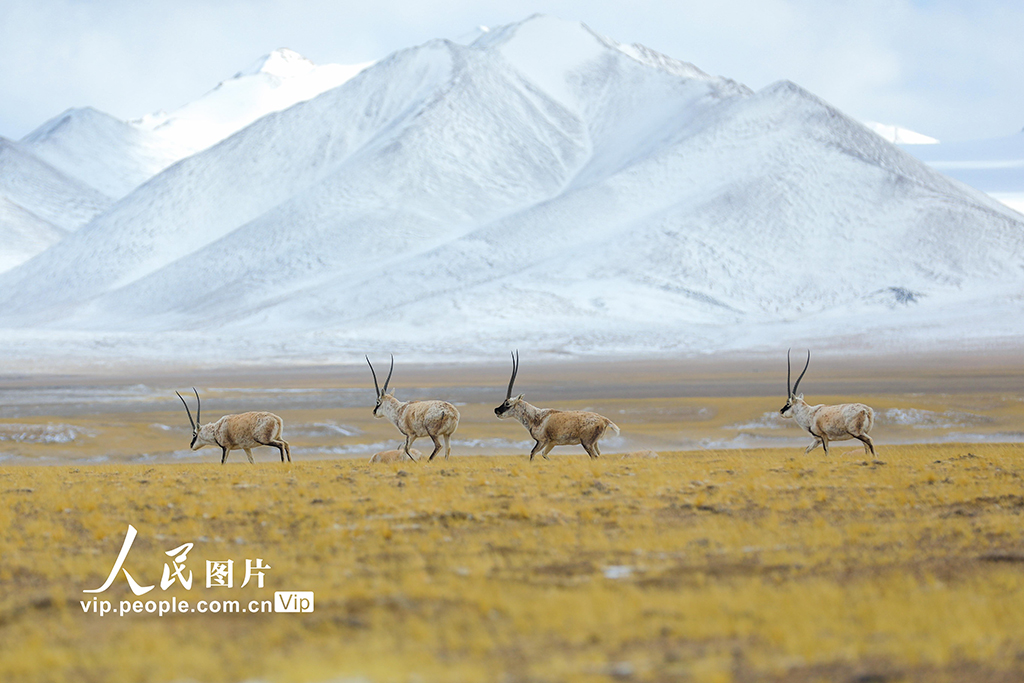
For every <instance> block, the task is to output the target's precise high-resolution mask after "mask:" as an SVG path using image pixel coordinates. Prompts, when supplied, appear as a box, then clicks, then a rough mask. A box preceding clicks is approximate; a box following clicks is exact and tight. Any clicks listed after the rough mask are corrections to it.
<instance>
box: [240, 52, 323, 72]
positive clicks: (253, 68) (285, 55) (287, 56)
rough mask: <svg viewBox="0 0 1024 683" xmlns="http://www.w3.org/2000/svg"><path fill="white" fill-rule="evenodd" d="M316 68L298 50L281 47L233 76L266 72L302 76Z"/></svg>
mask: <svg viewBox="0 0 1024 683" xmlns="http://www.w3.org/2000/svg"><path fill="white" fill-rule="evenodd" d="M315 68H316V64H314V63H313V62H311V61H310V60H308V59H306V58H305V57H303V56H302V55H300V54H299V53H298V52H295V51H294V50H289V49H288V48H286V47H281V48H278V49H276V50H274V51H273V52H271V53H270V54H268V55H264V56H262V57H260V58H259V59H257V60H256V61H255V62H253V63H252V64H251V65H250V66H249V68H247V69H243V70H242V71H239V72H238V73H237V74H235V78H242V77H244V76H255V75H256V74H267V75H268V76H276V77H278V78H294V77H296V76H304V75H306V74H308V73H309V72H310V71H312V70H313V69H315Z"/></svg>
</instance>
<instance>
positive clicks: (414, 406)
mask: <svg viewBox="0 0 1024 683" xmlns="http://www.w3.org/2000/svg"><path fill="white" fill-rule="evenodd" d="M366 363H367V365H369V366H370V374H372V375H373V386H374V388H375V389H376V390H377V405H376V406H374V408H373V416H374V417H376V418H381V417H386V418H387V419H388V420H390V421H391V424H393V425H395V427H397V428H398V431H400V432H401V433H402V435H403V436H404V437H405V445H404V446H402V450H404V451H405V454H406V455H407V456H409V459H410V460H413V461H415V460H416V458H414V457H412V453H410V452H409V448H410V447H411V446H412V444H413V442H415V441H416V439H419V438H420V437H424V436H427V437H430V440H431V441H433V442H434V450H433V451H431V453H430V457H429V458H427V460H428V461H429V460H433V459H434V456H435V455H437V453H438V451H440V450H441V441H442V440H443V441H444V459H445V460H447V459H448V456H449V455H451V452H452V434H454V433H455V430H456V429H458V427H459V411H458V410H456V408H455V406H453V405H452V404H451V403H448V402H447V401H405V402H402V401H399V400H398V399H397V398H395V397H394V389H392V390H391V391H388V385H390V383H391V374H392V373H393V372H394V371H395V357H394V356H393V355H392V356H391V369H390V370H388V377H387V379H386V380H384V388H383V389H381V388H380V385H379V384H377V373H376V372H374V371H373V363H371V362H370V358H369V356H367V357H366Z"/></svg>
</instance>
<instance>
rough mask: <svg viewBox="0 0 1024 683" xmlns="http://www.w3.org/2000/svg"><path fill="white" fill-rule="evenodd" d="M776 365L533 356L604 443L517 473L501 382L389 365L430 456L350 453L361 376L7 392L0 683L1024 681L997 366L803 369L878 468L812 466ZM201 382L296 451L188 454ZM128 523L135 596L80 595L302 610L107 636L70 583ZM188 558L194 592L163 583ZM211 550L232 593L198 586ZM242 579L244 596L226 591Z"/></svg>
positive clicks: (142, 382) (97, 579) (93, 570)
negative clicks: (280, 596)
mask: <svg viewBox="0 0 1024 683" xmlns="http://www.w3.org/2000/svg"><path fill="white" fill-rule="evenodd" d="M769 360H770V361H771V362H766V361H764V360H763V359H762V360H758V359H753V360H743V359H740V360H736V359H731V360H727V361H721V362H718V361H714V360H707V361H706V360H698V361H692V362H689V361H685V362H684V361H680V362H654V361H644V362H639V361H638V362H633V363H609V364H598V365H597V366H594V365H588V364H572V363H569V364H550V365H547V366H533V365H530V366H527V365H524V366H523V370H522V372H521V373H520V376H519V379H518V381H517V390H518V391H525V392H526V394H527V399H528V400H534V401H536V402H537V403H538V404H540V405H545V406H552V407H562V408H585V409H594V410H598V411H600V412H602V413H604V414H606V415H608V416H609V417H611V418H612V419H613V420H615V421H616V422H617V423H618V424H619V426H620V427H622V430H623V436H622V437H621V440H619V441H609V442H608V443H603V444H602V450H603V452H604V453H605V457H604V458H602V459H601V460H598V461H589V460H588V459H587V458H586V457H585V455H584V454H583V452H582V449H581V448H578V447H577V448H558V449H556V450H555V451H554V453H553V454H552V460H551V461H538V462H535V463H532V464H531V463H529V462H527V460H526V458H525V456H524V455H522V454H523V453H524V452H525V451H526V449H527V448H528V446H529V443H528V442H527V443H526V446H523V444H522V442H523V441H526V440H527V437H526V434H525V432H523V430H522V427H521V426H520V425H519V424H517V423H511V422H505V421H497V420H495V418H494V416H493V412H492V409H493V407H494V405H497V403H498V402H499V401H500V399H501V398H502V397H503V396H504V391H505V386H506V382H507V375H506V374H505V373H506V372H507V368H502V367H501V366H500V364H499V365H497V366H495V367H491V366H488V367H482V366H480V367H474V366H447V367H445V366H432V367H415V366H402V365H399V366H398V367H396V371H395V382H394V384H395V386H396V389H397V391H398V395H399V397H400V398H403V399H406V398H425V397H437V398H445V399H447V400H452V401H455V402H456V403H458V404H459V407H460V410H461V412H462V415H463V418H462V421H461V422H460V427H459V431H458V432H457V434H456V438H457V439H458V440H460V441H457V442H456V446H455V447H454V449H453V452H454V455H453V457H452V459H451V460H449V461H447V462H439V461H435V462H433V463H429V464H428V463H412V462H406V463H402V464H383V465H370V464H368V463H367V462H366V458H367V457H368V456H369V454H370V453H371V452H373V450H375V449H376V448H378V447H379V446H383V445H386V446H387V447H392V446H394V445H395V444H396V443H397V439H396V432H395V431H394V428H393V427H392V426H391V425H390V424H388V423H386V422H385V421H381V420H373V419H372V418H371V417H370V410H371V408H372V405H373V398H372V389H368V388H367V384H370V380H369V377H368V375H369V373H368V371H367V370H366V369H365V368H359V367H338V368H312V369H305V370H304V369H301V368H299V369H296V368H288V369H280V370H272V371H266V370H264V371H260V372H240V371H238V370H232V371H223V372H220V373H218V372H215V371H210V370H202V371H198V370H197V371H194V372H184V373H177V372H175V373H174V374H173V375H172V374H158V373H155V374H150V375H145V374H141V373H140V374H138V375H134V376H132V377H129V378H125V377H123V376H118V377H114V376H111V377H106V376H100V375H81V376H59V377H58V376H50V377H5V378H3V381H2V382H0V681H4V682H5V683H6V682H7V681H50V680H52V681H76V682H77V681H86V682H89V681H97V682H99V681H122V680H123V681H181V680H199V681H225V682H231V683H234V682H236V681H247V680H257V679H258V680H268V681H304V682H319V681H337V680H349V679H360V680H367V681H372V682H373V683H390V682H392V681H394V682H396V683H405V682H410V683H412V682H416V681H423V682H429V681H443V682H448V681H455V682H459V681H467V682H468V681H508V682H516V681H598V680H608V679H615V680H635V681H669V680H672V681H677V680H683V681H739V682H743V681H763V680H767V681H796V682H798V683H799V682H801V681H850V682H853V681H858V682H859V683H867V682H869V681H876V682H878V681H903V680H906V681H918V680H919V681H993V682H1002V681H1017V680H1022V679H1024V525H1022V524H1021V522H1022V517H1024V491H1022V484H1024V481H1022V476H1024V445H1022V444H1018V443H1005V442H1014V441H1018V442H1019V441H1024V433H1022V432H1024V429H1022V425H1024V392H1022V389H1021V388H1022V387H1024V368H1021V367H1018V365H1019V364H1018V362H1017V358H1016V357H1006V358H995V359H991V358H989V359H986V358H980V357H968V358H945V359H944V358H924V359H912V360H910V361H907V360H906V359H903V358H896V359H888V360H886V359H875V360H874V361H871V362H870V363H868V364H864V363H845V364H844V362H841V360H840V359H832V361H828V360H821V361H818V363H819V364H816V365H814V366H812V373H810V374H809V375H808V377H807V380H805V386H804V390H805V391H806V392H807V394H808V396H807V398H808V399H809V400H811V401H812V402H832V401H849V400H860V401H865V402H867V403H869V404H871V405H873V406H874V407H875V409H876V412H877V414H878V421H877V424H876V428H875V430H874V436H875V440H876V443H877V444H878V446H879V448H878V459H877V460H874V459H870V458H867V457H865V455H864V453H863V450H862V449H861V448H860V447H859V445H858V446H857V447H853V446H850V445H849V442H844V443H839V444H834V446H835V450H834V452H833V454H832V456H831V457H828V458H826V457H825V456H824V455H823V453H822V451H821V450H820V449H819V450H817V451H815V452H813V453H812V454H810V455H804V453H803V445H806V444H807V442H808V441H809V437H806V436H803V435H801V432H800V431H799V429H797V428H796V427H795V426H794V425H792V424H791V423H788V422H782V421H780V420H778V419H777V418H776V417H775V413H776V411H777V410H778V408H779V407H780V406H781V404H782V402H783V400H784V386H785V385H784V380H785V376H784V374H783V373H784V367H779V366H780V364H779V363H778V362H777V361H778V359H775V358H773V359H769ZM833 361H834V362H833ZM716 363H717V364H716ZM765 368H768V369H769V370H770V371H768V372H766V371H765ZM192 385H197V386H198V387H199V389H200V392H201V393H202V394H203V397H204V401H203V405H204V419H207V420H208V419H211V418H216V417H219V416H220V415H222V414H224V413H227V412H238V411H242V410H252V409H270V410H274V411H275V412H278V413H280V414H281V415H282V416H283V417H284V419H285V437H286V438H287V439H288V440H289V441H290V442H291V444H292V452H293V455H294V457H295V462H293V463H291V464H281V463H280V462H274V458H275V457H276V452H271V451H269V450H268V449H258V450H257V451H256V452H255V456H256V459H257V465H256V466H255V467H253V466H249V465H248V464H246V463H245V462H244V456H243V455H242V454H241V453H237V452H236V453H233V454H232V456H231V459H230V460H229V463H228V465H226V466H223V467H222V466H221V465H220V464H219V462H218V461H219V454H218V453H217V452H215V451H214V450H211V449H206V450H203V451H199V452H197V453H190V452H189V451H188V450H187V444H188V440H189V436H190V432H189V429H188V422H187V418H186V417H185V415H184V411H183V410H182V408H181V406H180V403H178V399H177V397H175V396H174V390H175V389H179V390H183V389H187V388H188V387H191V386H192ZM371 386H372V384H371ZM964 440H974V441H986V442H987V443H963V441H964ZM924 442H931V443H924ZM939 442H942V443H939ZM1000 442H1003V443H1000ZM418 445H419V447H420V448H423V447H424V445H425V442H420V443H419V444H418ZM737 445H740V446H742V445H746V446H751V445H753V446H758V447H756V448H747V449H745V450H736V449H726V450H723V449H722V446H737ZM783 445H785V446H786V447H785V448H773V447H771V446H783ZM646 448H653V449H655V450H656V451H657V452H658V454H659V457H657V458H644V457H623V455H622V454H621V453H622V451H628V450H636V449H646ZM484 454H487V455H484ZM513 454H516V455H513ZM350 456H351V457H350ZM34 464H47V465H49V466H46V467H34V466H31V465H34ZM129 524H131V525H133V526H134V527H136V528H137V529H138V537H137V539H136V540H135V543H134V545H133V546H132V549H131V551H130V553H129V554H128V557H127V559H126V561H125V565H124V568H125V569H127V570H128V572H130V573H131V574H132V576H133V577H134V578H135V579H136V580H138V581H139V582H140V583H141V584H143V585H147V586H148V585H155V586H156V587H155V588H154V589H153V590H152V591H151V592H150V593H147V594H146V595H144V596H142V597H139V598H137V597H136V596H135V595H133V594H132V593H131V592H130V590H129V588H128V585H127V582H126V580H125V578H124V575H123V574H122V575H120V576H118V577H117V578H116V579H115V580H114V582H113V584H112V585H111V586H110V588H109V589H107V590H106V591H105V592H103V593H101V594H99V595H97V596H96V597H97V604H98V603H99V601H101V600H108V601H110V602H111V603H112V606H113V607H114V608H115V609H117V608H118V606H119V603H120V602H121V601H122V600H125V601H130V602H131V601H135V600H140V601H142V603H143V604H144V603H145V602H146V601H149V600H152V601H153V602H154V606H157V603H158V602H159V601H171V600H187V601H189V603H190V606H191V607H196V606H197V604H198V602H199V601H201V600H206V601H215V600H228V601H234V600H237V601H238V602H239V605H240V607H242V608H245V607H247V606H248V604H249V602H250V601H252V600H255V601H257V602H261V601H266V600H270V601H272V600H273V599H274V593H275V592H276V591H313V592H314V594H315V609H314V611H313V612H311V613H304V614H288V613H276V614H275V613H252V612H245V613H231V614H227V613H219V614H213V613H199V612H191V611H189V612H185V613H175V614H165V615H164V616H158V615H156V614H150V613H146V612H145V611H143V612H142V613H129V614H125V615H124V616H118V615H116V614H106V615H102V616H101V615H100V614H99V613H97V612H93V611H92V607H91V601H92V598H93V594H87V593H83V592H82V591H83V590H86V589H95V588H98V587H100V586H101V584H103V582H104V580H105V579H106V577H107V574H108V573H109V572H110V570H111V567H112V565H113V563H114V560H115V558H116V557H117V556H118V551H119V550H120V549H121V547H122V543H123V541H124V538H125V533H126V531H127V528H128V525H129ZM185 543H193V544H194V547H193V548H192V550H191V551H190V552H189V554H188V555H187V559H186V560H185V562H184V565H185V570H186V573H187V572H188V571H191V572H192V575H193V581H194V583H193V585H192V588H191V590H185V589H184V588H183V587H182V586H181V585H180V582H177V581H176V582H174V583H173V584H172V585H171V586H170V587H169V588H168V589H167V590H166V591H165V590H163V589H162V588H161V585H160V583H161V577H162V570H163V568H164V566H165V564H168V563H170V562H171V558H170V557H169V556H168V555H167V554H166V553H167V551H170V550H172V549H175V548H178V547H180V546H181V545H182V544H185ZM229 559H230V560H233V561H234V586H233V587H232V588H207V587H206V584H205V581H206V562H207V561H219V560H229ZM256 559H262V560H263V562H264V563H265V564H268V565H270V569H267V570H266V571H265V579H266V583H265V586H264V588H262V589H260V588H257V587H254V586H253V585H252V584H250V585H248V586H246V587H244V588H242V587H240V586H239V584H240V583H241V582H242V580H243V578H244V567H245V562H246V560H256ZM83 600H85V601H86V607H87V608H88V609H89V611H85V610H83V607H82V601H83Z"/></svg>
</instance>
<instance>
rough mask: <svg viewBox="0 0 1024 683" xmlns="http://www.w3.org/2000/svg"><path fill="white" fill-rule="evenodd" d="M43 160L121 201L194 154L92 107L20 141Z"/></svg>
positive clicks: (63, 117) (57, 118)
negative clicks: (134, 190)
mask: <svg viewBox="0 0 1024 683" xmlns="http://www.w3.org/2000/svg"><path fill="white" fill-rule="evenodd" d="M21 145H22V146H23V147H24V148H25V149H27V150H29V151H30V152H32V154H34V155H36V156H37V157H39V158H40V159H43V160H45V161H46V162H47V163H49V164H50V165H52V166H53V167H55V168H57V169H60V171H61V172H62V173H64V174H65V175H68V176H70V177H72V178H75V179H76V180H78V181H79V182H80V183H83V184H85V185H89V186H91V187H93V188H94V189H95V190H97V191H99V192H101V193H103V194H105V195H107V196H108V197H112V198H114V199H119V198H121V197H123V196H125V195H126V194H128V193H129V192H131V191H132V190H133V189H135V188H136V187H138V186H139V185H141V184H142V183H144V182H145V181H147V180H149V179H150V178H151V177H153V176H154V175H156V174H157V173H159V172H160V171H162V170H164V169H165V168H167V167H168V166H170V165H171V164H172V163H174V162H175V161H177V160H178V159H180V158H182V157H183V156H186V155H187V154H189V153H190V150H188V149H186V148H184V147H182V146H180V145H177V144H174V143H172V142H170V141H168V140H167V139H165V138H163V137H161V136H158V135H153V134H152V133H150V132H148V131H145V130H140V129H139V128H137V127H136V126H133V125H131V124H128V123H125V122H124V121H119V120H118V119H116V118H114V117H113V116H110V115H109V114H104V113H103V112H101V111H97V110H96V109H93V108H92V107H85V108H82V109H69V110H67V111H66V112H64V113H62V114H60V115H59V116H55V117H54V118H52V119H50V120H49V121H47V122H46V123H44V124H43V125H41V126H40V127H39V128H37V129H36V130H34V131H32V132H31V133H29V134H28V135H26V136H25V137H24V138H22V140H21Z"/></svg>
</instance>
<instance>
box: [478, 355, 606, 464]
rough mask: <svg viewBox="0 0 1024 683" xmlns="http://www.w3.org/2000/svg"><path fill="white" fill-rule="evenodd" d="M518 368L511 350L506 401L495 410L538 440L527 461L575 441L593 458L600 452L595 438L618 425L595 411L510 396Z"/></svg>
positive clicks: (545, 456) (520, 396)
mask: <svg viewBox="0 0 1024 683" xmlns="http://www.w3.org/2000/svg"><path fill="white" fill-rule="evenodd" d="M518 372H519V352H518V351H517V352H515V353H513V354H512V379H510V380H509V382H508V391H507V392H506V393H505V402H504V403H502V404H501V405H500V406H498V407H497V408H495V409H494V414H495V415H497V416H498V418H499V419H502V420H504V419H507V418H510V417H514V418H515V419H517V420H519V421H520V422H521V423H522V424H523V426H524V427H526V431H528V432H530V436H532V437H533V439H534V441H536V442H537V443H536V444H534V446H533V450H531V451H530V462H533V456H535V455H536V454H537V453H538V452H540V454H541V455H542V456H543V457H544V459H545V460H550V459H551V458H549V457H548V453H550V452H551V449H552V448H554V447H555V446H571V445H574V444H580V445H581V446H583V448H584V450H586V451H587V455H589V456H590V457H591V458H596V457H598V456H599V455H601V451H600V450H598V448H597V441H598V439H600V438H601V437H602V436H604V433H605V431H606V430H608V429H609V428H610V429H612V430H613V431H614V432H615V433H616V434H618V433H619V428H618V426H617V425H616V424H615V423H614V422H612V421H611V420H609V419H608V418H607V417H605V416H603V415H598V414H597V413H589V412H586V411H583V410H553V409H551V408H538V407H536V406H534V405H531V404H529V403H527V402H526V401H524V400H523V395H522V394H519V395H518V396H516V397H515V398H512V385H514V384H515V381H516V373H518Z"/></svg>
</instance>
